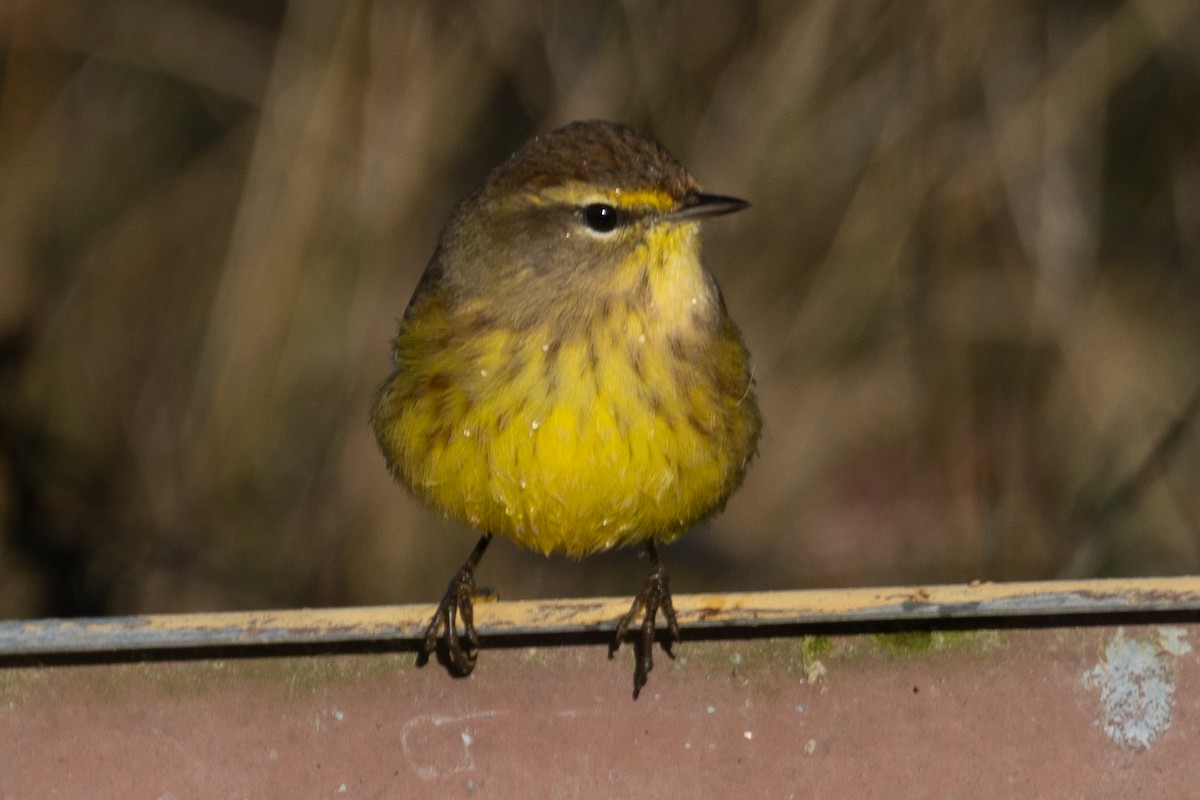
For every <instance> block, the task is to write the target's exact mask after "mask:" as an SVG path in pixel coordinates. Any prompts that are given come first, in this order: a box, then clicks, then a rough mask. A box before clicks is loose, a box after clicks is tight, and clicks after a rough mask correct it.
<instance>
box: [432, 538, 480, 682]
mask: <svg viewBox="0 0 1200 800" xmlns="http://www.w3.org/2000/svg"><path fill="white" fill-rule="evenodd" d="M491 541H492V535H491V534H490V533H485V534H484V535H483V536H481V537H480V538H479V542H478V543H476V545H475V549H474V550H472V551H471V555H469V556H467V560H466V561H465V562H463V565H462V567H460V568H459V570H458V572H456V573H455V574H454V577H453V578H451V579H450V585H449V586H447V587H446V594H444V595H443V596H442V602H440V603H438V607H437V611H435V612H434V613H433V619H431V620H430V621H429V625H428V626H426V628H425V652H426V654H428V653H432V652H433V651H434V650H436V649H437V642H438V636H439V635H440V634H441V632H442V631H445V640H446V654H447V656H448V657H449V659H450V663H451V665H453V667H454V669H455V670H456V671H457V672H458V673H459V674H460V675H470V674H471V670H472V669H474V668H475V656H476V655H477V653H478V651H479V636H478V635H477V634H476V633H475V602H474V600H475V568H476V567H477V566H479V559H480V558H482V557H483V553H484V551H485V550H487V546H488V545H489V544H490V543H491ZM460 617H461V618H462V636H461V637H460V636H459V635H458V630H457V625H456V619H457V618H460ZM464 644H465V645H466V646H465V647H464Z"/></svg>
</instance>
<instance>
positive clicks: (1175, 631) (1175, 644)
mask: <svg viewBox="0 0 1200 800" xmlns="http://www.w3.org/2000/svg"><path fill="white" fill-rule="evenodd" d="M1186 636H1187V628H1175V627H1169V628H1159V629H1158V646H1159V648H1160V649H1161V650H1162V651H1163V652H1164V653H1169V654H1170V655H1173V656H1176V657H1179V656H1186V655H1187V654H1188V653H1190V652H1192V646H1191V645H1190V644H1188V643H1187V642H1186V641H1184V637H1186Z"/></svg>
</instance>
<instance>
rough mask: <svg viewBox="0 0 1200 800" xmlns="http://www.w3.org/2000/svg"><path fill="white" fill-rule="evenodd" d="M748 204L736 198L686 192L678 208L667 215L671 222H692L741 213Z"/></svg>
mask: <svg viewBox="0 0 1200 800" xmlns="http://www.w3.org/2000/svg"><path fill="white" fill-rule="evenodd" d="M749 205H750V204H749V203H748V202H746V201H745V200H740V199H738V198H736V197H726V196H725V195H720V194H703V193H701V192H688V193H687V194H686V195H684V196H683V200H682V201H680V203H679V207H678V208H676V209H675V210H674V211H671V212H668V213H667V218H668V219H672V220H692V219H700V218H702V217H719V216H721V215H722V214H732V213H733V212H735V211H741V210H742V209H743V208H746V207H747V206H749Z"/></svg>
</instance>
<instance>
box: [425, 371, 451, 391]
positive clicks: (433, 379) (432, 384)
mask: <svg viewBox="0 0 1200 800" xmlns="http://www.w3.org/2000/svg"><path fill="white" fill-rule="evenodd" d="M426 385H427V386H428V387H429V391H431V392H444V391H446V390H447V389H449V388H450V376H449V375H447V374H446V373H444V372H435V373H433V374H432V375H430V376H429V380H428V382H427V383H426Z"/></svg>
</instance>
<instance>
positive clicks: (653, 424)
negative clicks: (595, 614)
mask: <svg viewBox="0 0 1200 800" xmlns="http://www.w3.org/2000/svg"><path fill="white" fill-rule="evenodd" d="M660 266H662V267H663V268H664V269H665V268H666V267H667V266H668V265H660ZM697 269H698V265H697ZM704 302H712V303H715V304H716V307H715V308H713V309H708V310H707V311H709V312H712V314H713V315H715V316H713V319H714V320H716V323H715V324H710V325H707V326H705V327H704V328H703V329H702V330H701V329H698V328H697V327H696V326H693V325H690V324H689V322H688V319H689V314H694V313H699V312H700V311H701V310H703V309H696V308H695V307H696V306H697V305H698V304H699V303H700V299H699V298H698V296H697V294H696V293H689V292H688V290H687V286H686V285H684V286H683V287H682V289H681V288H680V281H679V280H678V279H676V280H673V281H666V280H665V279H664V282H663V285H662V286H651V287H650V292H649V301H648V302H646V303H642V304H633V303H625V304H622V303H621V302H619V301H614V302H612V303H609V304H608V307H607V308H606V310H605V312H604V313H602V314H597V315H596V316H595V317H594V318H593V319H592V321H591V323H590V324H589V325H588V326H586V331H576V332H575V333H574V334H573V335H569V336H568V335H565V334H564V332H563V331H562V330H561V329H555V328H554V327H553V326H551V325H544V326H540V327H536V326H535V327H533V328H527V329H524V330H514V329H512V328H509V327H505V326H504V325H501V324H497V323H495V322H494V321H492V320H490V319H489V317H488V315H487V314H486V313H485V310H484V308H482V307H480V308H471V307H463V308H455V309H447V308H445V307H444V306H442V305H441V304H440V303H439V302H437V298H436V297H435V298H430V299H429V302H428V303H427V306H426V307H425V308H423V309H410V313H409V315H407V316H406V320H405V324H404V325H403V326H402V329H401V333H400V338H399V340H398V341H397V353H398V358H399V363H398V370H397V373H396V375H394V376H393V378H392V379H391V380H390V381H389V382H388V383H387V384H386V385H385V386H384V388H383V390H382V391H381V393H380V396H379V399H378V402H377V405H376V408H375V411H374V415H373V420H374V423H375V429H376V433H377V435H378V436H379V439H380V443H381V445H382V447H383V450H384V452H385V454H387V456H388V459H389V462H390V464H391V467H392V469H393V471H394V472H395V473H396V475H397V476H398V477H399V478H400V479H401V480H402V481H403V482H404V483H405V484H406V485H407V486H408V487H409V488H410V489H411V490H412V491H413V492H414V493H415V494H416V495H417V496H418V497H420V498H421V499H423V500H425V501H426V502H428V503H429V504H430V505H432V506H434V507H435V508H438V509H440V510H441V511H443V512H444V513H446V514H448V515H449V516H451V517H454V518H456V519H459V520H461V521H463V522H466V523H467V524H469V525H471V526H472V527H474V528H476V529H478V530H480V531H486V532H490V533H494V534H501V535H505V536H508V537H510V538H512V539H513V540H514V541H516V542H517V543H519V544H521V545H523V546H526V547H529V548H532V549H534V550H538V551H541V552H543V553H551V552H563V553H566V554H569V555H573V556H582V555H586V554H588V553H591V552H595V551H598V550H603V549H606V548H609V547H613V546H617V545H622V544H628V543H632V542H637V541H644V540H647V539H654V540H656V541H669V540H670V539H673V538H674V537H676V536H678V535H679V534H680V533H682V532H684V531H685V530H686V529H687V528H688V527H690V526H691V525H693V524H695V523H696V522H697V521H699V520H700V519H702V518H703V517H705V516H707V515H709V514H711V513H713V512H714V511H716V510H718V509H719V508H720V507H721V506H722V505H723V504H724V502H725V500H726V498H727V497H728V496H729V494H730V493H731V492H732V491H733V490H734V489H735V488H737V486H738V485H739V484H740V482H741V479H742V475H743V473H744V470H745V467H746V465H747V462H748V461H749V459H750V457H751V456H752V454H753V451H754V447H755V442H756V439H757V436H758V430H759V416H758V411H757V408H756V406H755V404H754V398H753V395H752V394H751V387H750V374H749V367H748V362H747V354H746V350H745V347H744V346H743V344H742V341H741V337H740V334H739V333H738V331H737V329H736V327H735V326H734V325H733V323H732V322H731V321H730V320H729V318H728V317H727V316H726V314H725V311H724V308H723V307H721V304H720V300H719V297H717V296H716V295H715V292H714V293H713V295H712V297H711V298H707V297H706V298H705V299H704Z"/></svg>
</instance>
